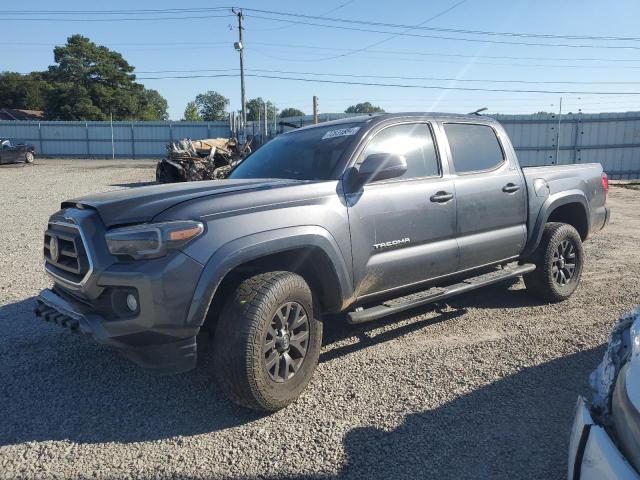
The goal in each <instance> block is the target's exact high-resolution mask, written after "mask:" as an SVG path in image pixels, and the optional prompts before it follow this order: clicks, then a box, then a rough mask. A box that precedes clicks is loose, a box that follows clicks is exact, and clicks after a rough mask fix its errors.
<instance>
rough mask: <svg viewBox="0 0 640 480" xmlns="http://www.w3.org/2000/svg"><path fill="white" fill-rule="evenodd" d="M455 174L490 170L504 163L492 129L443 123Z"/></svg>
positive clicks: (481, 126)
mask: <svg viewBox="0 0 640 480" xmlns="http://www.w3.org/2000/svg"><path fill="white" fill-rule="evenodd" d="M444 131H445V133H446V134H447V139H448V140H449V147H450V148H451V156H452V157H453V165H454V166H455V169H456V173H467V172H477V171H481V170H490V169H492V168H495V167H497V166H498V165H500V164H501V163H502V162H503V161H504V155H503V153H502V148H500V143H499V142H498V138H497V137H496V132H495V131H494V130H493V128H491V127H488V126H486V125H473V124H468V123H445V124H444Z"/></svg>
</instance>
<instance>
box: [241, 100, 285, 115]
mask: <svg viewBox="0 0 640 480" xmlns="http://www.w3.org/2000/svg"><path fill="white" fill-rule="evenodd" d="M266 104H267V113H268V115H269V118H273V117H275V116H276V115H277V114H278V109H277V108H276V106H275V105H274V104H273V103H271V102H270V101H268V100H267V101H266ZM264 105H265V101H264V100H263V99H262V97H258V98H252V99H251V100H249V101H247V120H258V118H261V119H263V118H264Z"/></svg>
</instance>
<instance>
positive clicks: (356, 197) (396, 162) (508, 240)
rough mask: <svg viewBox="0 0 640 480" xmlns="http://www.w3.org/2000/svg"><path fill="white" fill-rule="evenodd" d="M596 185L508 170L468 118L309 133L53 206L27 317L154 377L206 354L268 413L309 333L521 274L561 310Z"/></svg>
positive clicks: (594, 227)
mask: <svg viewBox="0 0 640 480" xmlns="http://www.w3.org/2000/svg"><path fill="white" fill-rule="evenodd" d="M607 190H608V180H607V177H606V175H605V174H604V173H603V171H602V167H601V166H600V165H599V164H587V165H563V166H549V167H535V168H520V166H519V165H518V161H517V158H516V154H515V152H514V149H513V147H512V145H511V143H510V141H509V138H508V137H507V135H506V133H505V131H504V130H503V128H502V127H501V126H500V124H499V123H498V122H496V121H495V120H492V119H490V118H485V117H482V116H477V115H470V116H459V115H448V114H422V113H419V114H415V113H411V114H392V115H375V116H364V117H356V118H350V119H345V120H340V121H335V122H328V123H323V124H321V125H315V126H311V127H306V128H301V129H299V130H295V131H291V132H289V133H286V134H283V135H281V136H279V137H277V138H276V139H274V140H272V141H271V142H269V143H267V144H266V145H264V146H263V147H262V148H260V149H259V150H257V151H256V152H254V153H253V154H252V155H250V156H249V157H247V158H246V159H245V160H244V161H243V162H242V163H240V164H239V165H237V166H236V167H235V168H234V170H233V171H232V172H231V174H230V176H229V178H228V179H227V180H218V181H206V182H195V183H187V184H173V185H154V186H148V187H141V188H134V189H129V190H120V191H113V192H107V193H100V194H95V195H90V196H87V197H84V198H79V199H75V200H69V201H66V202H63V203H62V209H61V210H60V211H59V212H57V213H55V214H54V215H52V216H51V218H50V220H49V224H48V229H47V230H46V232H45V235H44V257H45V269H46V271H47V272H48V274H49V275H50V276H51V277H52V279H53V281H54V286H53V287H52V288H51V289H47V290H44V291H43V292H42V293H41V294H40V296H39V298H38V306H37V308H36V314H37V315H38V316H40V317H42V318H43V319H45V320H48V321H53V322H55V323H59V324H61V325H64V326H67V327H70V328H71V329H73V330H80V331H82V332H84V333H88V334H91V335H92V336H93V337H94V338H95V340H97V341H98V342H101V343H104V344H108V345H111V346H113V347H115V348H116V349H118V350H120V351H122V352H123V353H124V354H125V355H126V356H127V357H129V358H130V359H132V360H133V361H135V362H136V363H138V364H139V365H141V366H143V367H146V368H149V369H153V370H155V371H157V372H162V373H177V372H184V371H186V370H189V369H191V368H193V367H194V366H195V365H196V357H197V351H198V348H199V346H202V345H203V344H204V343H209V344H211V345H212V347H213V349H214V350H213V356H214V359H213V360H214V361H213V362H211V364H212V365H213V370H214V372H213V373H214V374H215V376H216V377H217V378H218V380H219V384H220V387H221V388H222V389H223V390H224V391H225V392H226V393H227V394H228V396H229V397H230V398H231V399H232V400H234V401H235V402H237V403H240V404H242V405H245V406H248V407H251V408H255V409H261V410H267V411H270V410H277V409H280V408H282V407H284V406H286V405H287V404H289V403H291V402H292V401H294V400H295V399H296V398H297V397H298V396H299V395H300V393H301V392H302V391H303V389H304V388H305V387H306V385H307V383H308V382H309V380H310V379H311V376H312V374H313V371H314V369H315V367H316V365H317V362H318V356H319V353H320V347H321V344H322V321H323V320H325V321H326V320H327V319H335V318H343V319H346V320H347V321H348V322H350V323H362V322H366V321H370V320H375V319H379V318H381V317H384V316H386V315H390V314H393V313H398V312H402V311H404V310H407V309H410V308H414V307H418V306H422V305H426V304H428V303H432V302H438V301H441V300H444V299H446V298H448V297H451V296H453V295H457V294H460V293H464V292H467V291H470V290H472V289H475V288H478V287H482V286H484V285H489V284H493V283H496V282H502V281H505V280H509V279H513V278H515V277H518V276H521V275H523V276H524V280H525V284H526V286H527V289H528V290H530V291H531V293H533V294H535V295H537V296H539V297H541V298H543V299H545V300H547V301H560V300H564V299H566V298H568V297H569V296H570V295H571V294H572V293H573V291H574V290H575V289H576V287H577V286H578V282H579V281H580V275H581V272H582V269H583V265H584V254H583V249H582V242H583V241H584V240H585V239H586V238H587V237H588V236H589V235H590V234H592V233H594V232H596V231H598V230H600V229H601V228H603V227H604V226H605V224H606V223H607V221H608V219H609V209H608V208H607V207H606V206H605V202H606V196H607ZM337 313H342V314H343V315H341V316H340V315H334V314H337ZM207 337H209V338H210V340H208V341H207V342H200V340H201V339H206V338H207Z"/></svg>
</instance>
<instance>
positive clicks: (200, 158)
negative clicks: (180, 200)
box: [156, 138, 251, 183]
mask: <svg viewBox="0 0 640 480" xmlns="http://www.w3.org/2000/svg"><path fill="white" fill-rule="evenodd" d="M250 152H251V147H250V144H249V143H245V144H244V145H241V144H240V142H238V140H237V139H235V138H209V139H205V140H191V139H189V138H184V139H182V140H180V141H177V142H171V143H168V144H167V158H164V159H162V160H160V161H159V162H158V165H157V166H156V181H157V182H158V183H174V182H191V181H197V180H218V179H222V178H226V176H227V174H228V173H229V171H231V168H233V167H234V166H235V165H236V164H237V163H238V162H239V161H240V160H242V159H243V158H244V157H246V156H247V155H248V154H249V153H250Z"/></svg>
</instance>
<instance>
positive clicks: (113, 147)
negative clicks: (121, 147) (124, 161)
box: [109, 109, 116, 160]
mask: <svg viewBox="0 0 640 480" xmlns="http://www.w3.org/2000/svg"><path fill="white" fill-rule="evenodd" d="M109 120H110V122H109V123H110V124H111V159H112V160H115V159H116V144H115V142H114V141H113V112H112V111H111V109H109Z"/></svg>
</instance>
